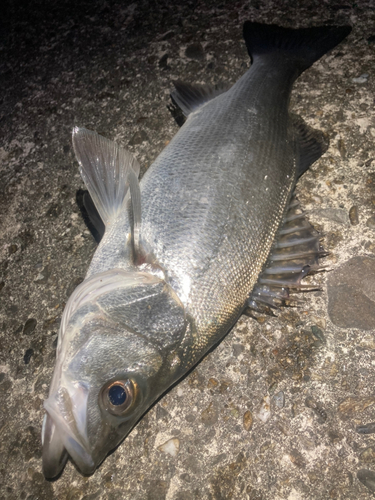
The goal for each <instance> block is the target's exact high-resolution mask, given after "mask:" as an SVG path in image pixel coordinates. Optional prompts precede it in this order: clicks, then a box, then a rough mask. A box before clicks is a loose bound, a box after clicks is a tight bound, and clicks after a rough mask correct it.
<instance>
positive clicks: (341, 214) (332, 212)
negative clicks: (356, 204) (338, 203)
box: [314, 208, 349, 225]
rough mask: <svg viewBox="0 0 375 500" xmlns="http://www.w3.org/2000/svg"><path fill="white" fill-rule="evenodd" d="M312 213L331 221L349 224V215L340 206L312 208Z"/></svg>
mask: <svg viewBox="0 0 375 500" xmlns="http://www.w3.org/2000/svg"><path fill="white" fill-rule="evenodd" d="M314 214H316V215H317V216H319V217H321V218H322V219H327V220H330V221H332V222H338V223H340V224H345V225H348V224H349V217H348V214H347V212H346V210H343V209H342V208H320V209H317V210H314Z"/></svg>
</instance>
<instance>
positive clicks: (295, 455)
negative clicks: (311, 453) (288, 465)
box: [289, 450, 306, 469]
mask: <svg viewBox="0 0 375 500" xmlns="http://www.w3.org/2000/svg"><path fill="white" fill-rule="evenodd" d="M289 459H290V461H291V462H292V464H294V465H296V466H297V467H299V468H300V469H302V468H304V467H306V462H305V459H304V458H303V455H302V453H301V452H299V451H298V450H292V451H291V452H290V453H289Z"/></svg>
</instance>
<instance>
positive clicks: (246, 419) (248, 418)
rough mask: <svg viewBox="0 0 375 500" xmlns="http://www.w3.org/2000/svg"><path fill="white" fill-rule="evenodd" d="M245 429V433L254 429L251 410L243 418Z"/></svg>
mask: <svg viewBox="0 0 375 500" xmlns="http://www.w3.org/2000/svg"><path fill="white" fill-rule="evenodd" d="M243 427H244V429H245V431H250V430H251V428H252V427H253V415H252V414H251V411H250V410H247V411H246V412H245V413H244V416H243Z"/></svg>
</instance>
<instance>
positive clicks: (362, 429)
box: [356, 422, 375, 434]
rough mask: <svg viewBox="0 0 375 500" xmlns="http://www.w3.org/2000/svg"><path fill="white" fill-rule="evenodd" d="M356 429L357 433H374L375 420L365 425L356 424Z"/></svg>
mask: <svg viewBox="0 0 375 500" xmlns="http://www.w3.org/2000/svg"><path fill="white" fill-rule="evenodd" d="M356 431H357V432H358V434H374V432H375V422H371V423H369V424H366V425H358V426H357V428H356Z"/></svg>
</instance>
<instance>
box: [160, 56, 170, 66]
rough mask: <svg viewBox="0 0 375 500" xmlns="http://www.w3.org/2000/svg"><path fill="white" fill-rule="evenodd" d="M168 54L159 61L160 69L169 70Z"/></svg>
mask: <svg viewBox="0 0 375 500" xmlns="http://www.w3.org/2000/svg"><path fill="white" fill-rule="evenodd" d="M168 57H169V56H168V54H164V55H163V56H162V57H161V58H160V59H159V68H162V69H167V68H168Z"/></svg>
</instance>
